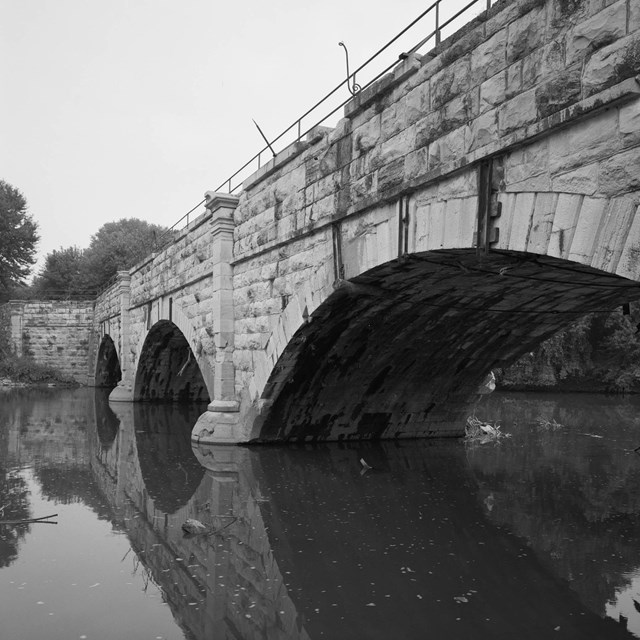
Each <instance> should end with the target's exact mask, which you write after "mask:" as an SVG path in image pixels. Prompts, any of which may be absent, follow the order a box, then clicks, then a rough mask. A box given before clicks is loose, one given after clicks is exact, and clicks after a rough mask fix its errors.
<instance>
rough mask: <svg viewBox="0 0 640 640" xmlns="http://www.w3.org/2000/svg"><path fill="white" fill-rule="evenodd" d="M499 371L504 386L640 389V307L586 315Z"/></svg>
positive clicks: (610, 390)
mask: <svg viewBox="0 0 640 640" xmlns="http://www.w3.org/2000/svg"><path fill="white" fill-rule="evenodd" d="M496 374H497V375H496V377H497V380H498V385H499V386H502V387H503V388H512V389H545V388H546V389H551V388H555V389H559V390H584V391H605V392H612V393H627V392H634V393H637V392H640V305H639V304H637V303H636V304H632V305H631V314H630V315H628V316H625V315H623V314H622V313H621V312H620V311H619V310H617V311H614V312H612V313H609V314H591V315H587V316H585V317H583V318H581V319H580V320H578V321H577V322H575V323H573V324H572V325H571V326H569V327H568V328H566V329H564V330H563V331H560V332H559V333H557V334H555V335H554V336H552V337H551V338H549V339H548V340H546V341H545V342H543V343H542V344H541V345H540V346H539V347H538V349H537V350H536V351H535V352H533V353H530V354H527V355H525V356H523V357H522V358H521V359H520V360H519V361H518V362H516V363H515V364H514V365H512V366H511V367H509V368H508V369H505V370H504V371H498V372H496Z"/></svg>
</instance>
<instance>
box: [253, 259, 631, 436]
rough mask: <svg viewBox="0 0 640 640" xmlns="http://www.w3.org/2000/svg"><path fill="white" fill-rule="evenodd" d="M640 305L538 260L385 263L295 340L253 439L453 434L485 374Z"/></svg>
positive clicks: (611, 279) (600, 276) (627, 290)
mask: <svg viewBox="0 0 640 640" xmlns="http://www.w3.org/2000/svg"><path fill="white" fill-rule="evenodd" d="M638 297H640V285H638V283H635V282H632V281H629V280H626V279H623V278H620V277H618V276H614V275H611V274H606V273H602V272H598V271H596V270H595V269H591V268H589V267H584V266H581V265H577V264H574V263H569V262H567V261H562V260H559V259H554V258H550V257H546V256H532V255H531V254H515V253H507V252H493V253H490V254H489V255H486V256H484V255H483V256H478V255H477V254H476V252H475V251H469V250H449V251H437V252H428V253H424V254H418V255H412V256H409V257H407V258H404V259H402V260H397V261H393V262H391V263H388V264H386V265H383V266H381V267H378V268H375V269H373V270H371V271H369V272H367V273H366V274H364V275H362V276H359V277H357V278H354V279H353V280H351V281H350V282H346V283H343V285H342V286H340V287H338V289H337V290H336V291H335V293H334V294H333V295H332V296H331V297H330V298H329V299H328V300H327V301H326V302H325V303H324V304H323V305H322V306H321V307H320V308H319V309H318V310H316V312H314V313H313V315H312V317H311V322H310V323H308V324H306V325H305V326H304V327H302V328H301V329H300V330H299V331H298V332H297V333H296V334H295V336H293V338H292V339H291V341H290V343H289V345H288V347H287V349H286V350H285V352H284V354H283V355H282V356H281V358H280V360H279V362H278V364H277V365H276V367H275V369H274V371H273V373H272V375H271V377H270V379H269V382H268V384H267V386H266V388H265V390H264V393H263V398H266V399H270V400H271V401H272V406H271V409H270V411H269V413H268V415H267V416H266V418H265V420H264V423H263V424H262V425H261V430H260V433H259V434H258V435H257V438H256V439H257V440H262V441H268V440H288V439H293V440H295V439H306V440H309V439H318V440H341V439H360V438H374V439H375V438H383V437H384V438H394V437H395V438H398V437H424V436H428V435H461V432H462V428H463V425H464V415H465V412H466V411H468V407H469V401H470V400H472V399H473V398H474V397H475V394H476V391H477V388H478V386H479V384H480V383H481V382H482V381H483V379H484V377H485V376H486V375H487V373H489V371H490V370H491V369H492V368H495V367H497V366H507V365H508V364H511V363H512V362H514V361H515V360H516V359H517V358H518V357H520V356H521V355H522V354H523V353H525V352H526V351H530V350H531V349H533V348H534V347H535V346H536V345H537V344H538V343H539V342H541V341H542V340H544V339H545V338H547V337H549V336H550V335H552V334H553V333H555V332H556V331H558V330H559V329H561V328H562V327H563V326H566V325H567V324H569V323H570V322H571V321H573V320H575V319H577V318H579V317H580V316H582V315H584V314H586V313H589V312H593V311H604V310H611V309H613V308H615V307H616V306H617V305H620V304H622V303H623V302H627V301H629V300H633V299H637V298H638ZM456 430H457V433H456Z"/></svg>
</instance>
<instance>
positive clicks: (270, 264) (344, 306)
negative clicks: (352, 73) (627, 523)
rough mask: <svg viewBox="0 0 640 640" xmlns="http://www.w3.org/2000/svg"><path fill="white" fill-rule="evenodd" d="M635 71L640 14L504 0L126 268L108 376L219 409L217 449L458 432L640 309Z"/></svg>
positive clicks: (110, 307) (105, 359)
mask: <svg viewBox="0 0 640 640" xmlns="http://www.w3.org/2000/svg"><path fill="white" fill-rule="evenodd" d="M639 73H640V3H638V2H635V0H618V1H617V2H605V1H604V0H571V1H570V0H554V1H551V0H546V1H544V0H517V1H512V2H507V1H504V2H500V3H498V4H497V5H495V6H494V7H493V8H492V9H490V10H489V11H488V12H486V13H485V14H483V15H481V16H479V17H478V18H476V19H475V20H474V21H473V22H471V23H470V24H468V25H467V26H466V27H465V28H464V29H462V30H461V31H459V32H458V33H456V34H455V35H454V36H452V37H451V38H449V39H448V40H447V41H445V42H443V43H442V44H441V45H439V46H438V47H437V48H436V49H434V50H433V51H432V52H431V53H429V54H427V55H425V56H424V57H422V58H420V57H418V56H415V55H410V56H408V57H406V58H405V59H404V60H401V61H400V62H399V63H398V65H397V67H396V68H395V70H394V71H393V72H392V73H390V74H388V75H387V76H385V77H383V78H382V79H381V80H379V81H378V82H377V83H375V85H373V86H371V87H369V88H367V89H365V90H364V91H362V92H361V93H359V94H357V95H356V96H355V97H354V99H353V100H352V101H351V102H350V103H349V104H348V105H347V107H346V109H345V117H344V118H343V119H342V120H341V121H340V122H339V123H338V125H337V126H336V128H335V129H331V130H330V129H324V128H318V129H317V130H314V131H313V132H312V133H311V134H310V135H309V136H307V139H306V140H305V141H301V142H298V143H296V144H293V145H292V146H290V147H288V148H287V149H285V150H284V151H282V152H281V153H279V154H278V155H277V156H276V157H275V158H274V159H273V160H272V161H271V162H269V163H268V164H267V165H266V166H263V167H262V168H261V169H260V170H259V171H258V172H257V173H255V174H254V175H253V176H252V177H250V178H249V179H247V180H246V181H245V182H244V184H243V189H242V192H241V194H240V195H239V197H236V196H231V195H225V194H220V193H212V192H210V193H208V194H207V195H208V202H207V205H206V207H207V211H206V213H205V214H203V215H202V216H200V218H198V219H197V220H196V221H194V222H192V223H191V224H190V225H189V226H188V228H186V229H184V230H183V231H182V232H181V235H180V236H179V237H177V238H176V239H175V241H174V242H173V243H172V244H171V245H170V246H169V247H167V248H166V249H164V250H163V251H162V252H160V253H157V254H154V255H152V256H150V257H149V258H148V259H147V260H145V261H144V262H142V263H141V264H139V265H138V266H136V267H135V268H134V269H132V270H131V271H130V272H128V273H122V274H120V279H119V281H118V282H117V283H116V284H115V285H114V286H113V287H112V288H111V289H109V290H108V291H106V292H105V293H103V294H102V295H101V296H100V298H99V300H98V301H97V303H96V306H95V326H96V331H98V332H99V338H100V343H99V344H100V346H99V352H98V353H99V357H98V366H97V369H96V370H97V374H96V376H97V381H98V382H100V381H101V380H103V379H104V377H105V376H107V377H108V375H113V373H111V374H109V371H113V369H114V368H115V367H116V366H117V365H118V364H119V367H120V369H121V374H122V379H121V381H120V383H119V384H118V386H117V388H116V389H114V391H113V393H112V395H111V400H114V401H116V400H134V401H137V400H142V401H144V400H159V399H174V400H178V399H185V400H186V399H189V400H194V399H205V400H209V401H210V404H209V405H208V410H207V411H206V413H205V414H204V415H203V416H202V417H201V418H200V419H199V421H198V423H197V424H196V426H195V427H194V430H193V439H195V440H200V441H205V442H250V441H270V440H288V439H338V440H340V439H351V438H378V437H384V438H406V437H415V436H440V435H459V434H460V433H461V425H462V421H461V419H460V418H461V415H462V413H461V412H462V411H463V407H464V406H465V405H466V403H467V401H468V400H469V398H471V397H473V396H474V393H475V392H476V390H477V388H478V385H480V384H481V383H482V381H483V379H484V378H485V376H486V375H487V373H488V372H489V371H490V370H491V369H492V368H493V367H496V366H504V365H506V364H509V363H511V362H513V361H514V360H515V359H516V358H517V357H519V356H520V355H521V354H523V353H524V352H525V351H528V350H530V349H531V348H532V347H533V346H534V345H536V344H537V343H539V342H540V341H541V340H542V339H544V338H546V337H548V336H549V335H551V334H552V333H553V332H555V331H557V330H558V329H560V328H561V327H562V326H563V325H566V324H567V323H568V322H570V321H572V320H574V319H576V318H578V317H579V316H581V315H583V314H585V313H588V312H591V311H595V310H606V309H613V308H615V307H616V306H618V305H620V304H622V303H624V302H628V301H630V300H633V299H636V298H639V297H640V287H639V286H638V281H639V280H640V215H639V214H638V206H639V203H640V85H639V83H638V79H637V75H638V74H639ZM116 356H117V359H116Z"/></svg>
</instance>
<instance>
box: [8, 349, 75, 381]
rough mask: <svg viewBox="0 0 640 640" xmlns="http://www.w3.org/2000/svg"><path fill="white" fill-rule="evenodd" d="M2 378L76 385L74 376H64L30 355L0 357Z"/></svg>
mask: <svg viewBox="0 0 640 640" xmlns="http://www.w3.org/2000/svg"><path fill="white" fill-rule="evenodd" d="M0 378H8V379H9V380H12V381H13V382H20V383H24V384H47V383H60V384H65V385H72V386H76V385H77V383H76V381H75V380H73V379H72V378H69V377H67V376H64V375H63V374H61V373H60V372H59V371H58V370H57V369H55V368H54V367H49V366H46V365H41V364H38V363H37V362H34V361H33V360H32V359H31V358H29V357H28V356H14V355H9V356H6V357H4V358H0Z"/></svg>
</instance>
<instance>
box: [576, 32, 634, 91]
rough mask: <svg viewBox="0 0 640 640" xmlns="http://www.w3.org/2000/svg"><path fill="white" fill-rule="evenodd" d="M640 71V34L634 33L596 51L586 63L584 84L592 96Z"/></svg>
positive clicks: (585, 89)
mask: <svg viewBox="0 0 640 640" xmlns="http://www.w3.org/2000/svg"><path fill="white" fill-rule="evenodd" d="M639 73H640V34H637V33H635V34H632V35H629V36H627V37H626V38H623V39H622V40H618V41H616V42H614V43H613V44H610V45H609V46H607V47H604V48H603V49H600V50H599V51H596V52H595V53H594V54H593V55H592V56H591V58H590V59H589V60H588V62H587V63H586V65H585V68H584V72H583V77H582V84H583V88H584V92H585V95H587V96H590V95H593V94H594V93H597V92H599V91H602V90H603V89H605V88H606V87H610V86H612V85H614V84H617V83H619V82H621V81H622V80H624V79H625V78H630V77H633V76H635V75H638V74H639Z"/></svg>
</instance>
